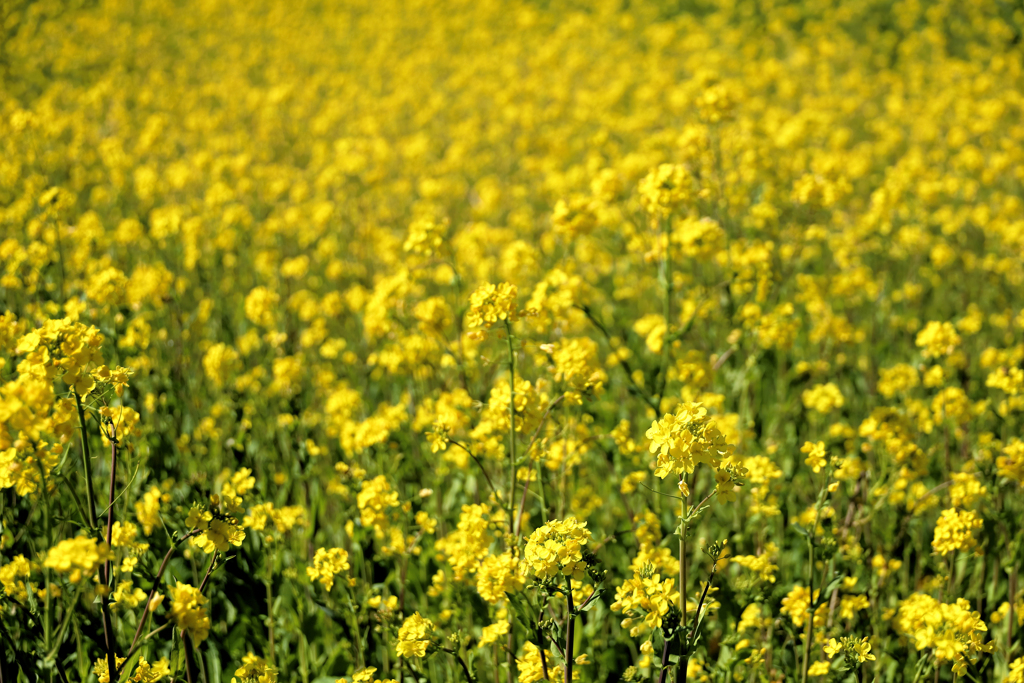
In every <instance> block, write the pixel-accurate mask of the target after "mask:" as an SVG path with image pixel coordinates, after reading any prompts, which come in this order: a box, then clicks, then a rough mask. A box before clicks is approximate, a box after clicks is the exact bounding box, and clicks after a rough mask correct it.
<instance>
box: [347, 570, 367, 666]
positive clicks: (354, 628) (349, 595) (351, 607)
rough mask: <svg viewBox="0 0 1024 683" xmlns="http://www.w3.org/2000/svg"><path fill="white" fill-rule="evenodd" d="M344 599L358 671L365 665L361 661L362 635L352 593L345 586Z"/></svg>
mask: <svg viewBox="0 0 1024 683" xmlns="http://www.w3.org/2000/svg"><path fill="white" fill-rule="evenodd" d="M345 598H346V599H347V600H348V613H349V616H350V617H351V618H352V632H353V633H354V634H355V636H356V665H357V666H358V667H359V668H360V669H365V668H366V664H365V663H364V661H363V634H362V632H361V631H360V630H359V615H358V614H356V606H355V603H354V602H353V601H352V592H351V591H350V590H349V587H348V586H347V585H346V586H345Z"/></svg>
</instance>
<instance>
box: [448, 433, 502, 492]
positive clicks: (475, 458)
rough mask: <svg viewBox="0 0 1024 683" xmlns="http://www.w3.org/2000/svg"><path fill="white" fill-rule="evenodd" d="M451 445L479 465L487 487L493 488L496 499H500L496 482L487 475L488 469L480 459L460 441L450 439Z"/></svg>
mask: <svg viewBox="0 0 1024 683" xmlns="http://www.w3.org/2000/svg"><path fill="white" fill-rule="evenodd" d="M449 443H452V444H454V445H456V446H458V447H459V448H461V449H462V450H464V451H466V453H467V454H468V455H469V457H471V458H473V462H475V463H476V464H477V466H478V467H480V471H481V472H483V475H484V479H486V480H487V485H488V486H490V487H491V491H493V492H494V497H495V498H498V489H497V488H496V487H495V486H494V482H493V481H491V475H489V474H487V468H485V467H484V464H483V463H482V462H480V459H479V458H477V457H476V456H475V455H473V451H471V450H469V449H468V448H466V447H465V446H464V445H463V444H461V443H459V442H458V441H456V440H454V439H450V440H449Z"/></svg>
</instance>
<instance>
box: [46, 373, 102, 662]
mask: <svg viewBox="0 0 1024 683" xmlns="http://www.w3.org/2000/svg"><path fill="white" fill-rule="evenodd" d="M74 393H75V405H76V407H77V408H78V423H79V426H80V427H81V430H82V431H81V438H82V466H83V468H84V469H85V494H86V500H87V506H88V507H87V508H86V511H87V512H88V513H89V526H90V527H91V528H92V529H96V495H95V493H93V488H92V454H91V453H90V451H89V438H88V435H87V432H86V427H85V408H83V407H82V399H81V397H80V396H79V395H78V390H77V389H74ZM110 465H111V467H110V469H111V475H110V476H111V484H110V485H111V500H113V485H114V484H113V481H114V479H113V477H114V462H111V463H110ZM109 514H110V515H112V514H113V505H111V511H110V512H109ZM110 519H111V518H110V517H108V520H110ZM110 523H111V522H110V521H108V524H107V546H108V547H109V546H110ZM109 577H110V562H109V561H108V562H106V563H105V565H104V566H103V567H100V583H102V584H103V586H104V588H105V589H106V591H107V593H106V594H104V596H103V599H102V601H101V602H100V611H101V612H102V613H103V644H104V647H106V650H107V670H108V671H110V676H111V678H113V677H115V676H117V660H116V659H115V654H114V650H115V649H116V647H117V645H116V643H115V642H114V626H113V623H112V622H111V620H110V594H109V591H110V585H109V584H108V579H109ZM47 588H49V587H47Z"/></svg>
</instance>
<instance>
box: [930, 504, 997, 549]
mask: <svg viewBox="0 0 1024 683" xmlns="http://www.w3.org/2000/svg"><path fill="white" fill-rule="evenodd" d="M983 526H984V522H982V520H981V518H980V517H979V516H978V514H977V513H976V512H974V511H973V510H956V509H954V508H950V509H948V510H943V511H942V514H941V515H940V516H939V520H938V522H936V524H935V536H934V537H933V538H932V548H934V549H935V551H936V552H938V553H940V554H941V555H948V554H949V553H952V552H956V551H957V550H970V549H971V548H973V547H974V546H975V545H977V543H978V541H977V540H976V539H975V537H974V534H975V533H976V532H977V531H978V530H979V529H981V528H982V527H983Z"/></svg>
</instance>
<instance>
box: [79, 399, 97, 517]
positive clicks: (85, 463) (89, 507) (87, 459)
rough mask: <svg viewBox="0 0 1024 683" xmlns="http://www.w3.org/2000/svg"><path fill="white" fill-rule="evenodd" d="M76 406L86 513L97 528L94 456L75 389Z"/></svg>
mask: <svg viewBox="0 0 1024 683" xmlns="http://www.w3.org/2000/svg"><path fill="white" fill-rule="evenodd" d="M74 391H75V405H76V406H77V407H78V424H79V426H80V427H81V433H80V436H81V439H82V467H83V468H84V469H85V505H86V507H85V511H86V512H88V513H89V526H90V527H92V528H93V529H95V528H96V495H95V494H94V493H93V490H92V454H91V453H90V452H89V439H88V438H87V436H86V430H85V408H84V407H82V399H81V397H80V396H79V395H78V390H77V389H75V390H74Z"/></svg>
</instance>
